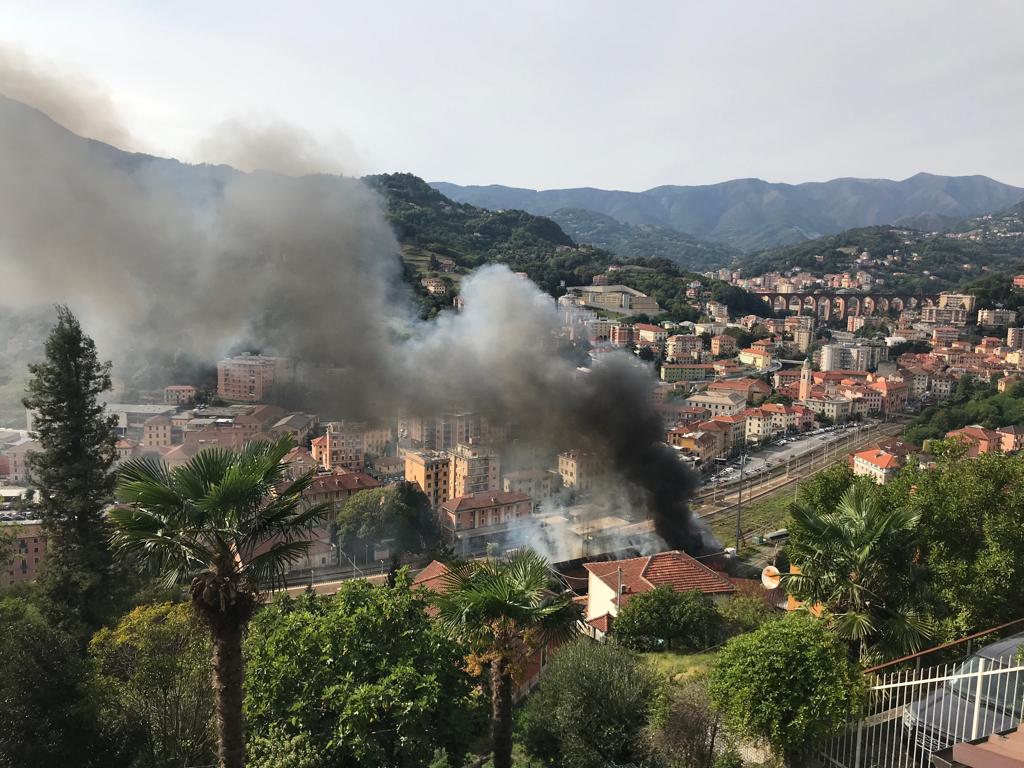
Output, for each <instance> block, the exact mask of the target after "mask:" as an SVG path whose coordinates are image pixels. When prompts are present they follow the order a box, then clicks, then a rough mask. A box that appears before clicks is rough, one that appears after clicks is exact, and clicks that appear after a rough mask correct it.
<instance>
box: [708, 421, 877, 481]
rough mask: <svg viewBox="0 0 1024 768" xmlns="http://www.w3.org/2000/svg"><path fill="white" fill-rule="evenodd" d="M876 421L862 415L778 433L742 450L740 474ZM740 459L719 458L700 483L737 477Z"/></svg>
mask: <svg viewBox="0 0 1024 768" xmlns="http://www.w3.org/2000/svg"><path fill="white" fill-rule="evenodd" d="M878 423H879V422H878V420H877V419H866V420H865V421H863V422H859V423H857V424H849V425H844V426H839V427H825V428H821V429H815V430H812V431H810V432H806V433H803V434H798V435H787V436H784V437H780V438H778V439H776V440H774V441H773V442H771V443H769V444H766V445H764V446H762V447H761V448H759V449H757V450H756V451H751V452H748V453H747V454H746V456H745V464H744V467H743V475H744V477H754V476H757V475H760V474H762V473H764V472H767V471H769V470H771V469H774V468H776V467H781V466H785V465H786V464H787V463H788V462H792V461H794V460H796V459H800V458H803V457H805V456H808V455H809V454H812V453H813V452H815V451H822V450H823V449H826V448H829V447H832V446H833V445H835V444H836V443H839V442H840V441H842V440H843V439H844V438H847V437H852V436H854V435H856V434H858V433H859V432H862V431H864V430H867V429H870V428H872V427H874V426H876V425H877V424H878ZM743 460H744V457H736V458H734V459H730V460H729V461H728V462H727V463H726V462H720V463H719V464H720V468H719V469H718V470H717V471H714V472H712V473H711V474H709V475H708V476H707V477H706V478H705V480H704V486H705V487H711V486H715V485H723V484H727V483H731V482H735V481H736V480H739V477H740V463H741V461H743Z"/></svg>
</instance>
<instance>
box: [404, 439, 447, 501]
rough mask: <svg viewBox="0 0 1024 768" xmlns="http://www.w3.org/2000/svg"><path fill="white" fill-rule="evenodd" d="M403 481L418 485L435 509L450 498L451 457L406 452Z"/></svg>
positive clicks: (431, 452)
mask: <svg viewBox="0 0 1024 768" xmlns="http://www.w3.org/2000/svg"><path fill="white" fill-rule="evenodd" d="M405 479H406V481H407V482H410V483H415V484H416V485H418V486H419V489H420V490H421V491H423V493H425V494H426V496H427V499H429V500H430V506H432V507H434V508H436V507H438V506H440V505H441V504H443V503H444V502H446V501H448V499H449V498H450V496H449V494H450V491H451V456H449V455H448V454H447V453H444V452H442V451H429V450H420V451H406V452H405Z"/></svg>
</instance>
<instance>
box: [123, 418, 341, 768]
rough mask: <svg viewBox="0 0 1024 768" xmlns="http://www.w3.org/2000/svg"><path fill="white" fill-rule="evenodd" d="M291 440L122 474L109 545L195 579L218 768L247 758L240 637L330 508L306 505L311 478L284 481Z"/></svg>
mask: <svg viewBox="0 0 1024 768" xmlns="http://www.w3.org/2000/svg"><path fill="white" fill-rule="evenodd" d="M291 445H292V443H291V440H290V438H288V437H283V438H281V439H280V440H278V441H277V442H273V443H269V442H251V443H247V444H246V445H245V446H244V447H243V448H242V449H241V450H240V451H238V452H232V451H226V450H222V449H217V448H212V449H208V450H205V451H202V452H200V453H199V454H197V455H196V456H195V457H194V458H192V459H191V460H190V461H189V462H188V463H187V464H184V465H183V466H179V467H175V468H174V469H168V468H167V466H166V465H165V464H163V463H162V462H160V461H157V460H154V459H152V458H148V457H147V458H139V459H132V460H130V461H128V462H126V463H125V464H124V465H123V466H122V468H121V472H120V482H119V484H118V497H119V499H120V500H121V501H122V502H123V503H124V505H123V506H120V507H117V508H115V509H113V510H111V512H110V519H111V522H112V523H113V526H114V533H113V536H112V542H113V544H114V546H115V547H116V548H117V549H118V550H119V551H120V552H121V553H122V554H123V555H124V556H126V557H127V558H131V559H134V560H135V561H137V562H138V563H139V564H140V565H141V566H143V567H146V568H149V569H152V570H154V571H156V572H158V573H161V574H163V575H164V577H165V579H166V580H167V582H168V583H179V582H182V581H183V580H186V579H191V583H190V586H189V596H190V598H191V604H192V607H193V609H194V610H195V612H196V614H197V615H198V616H199V617H200V618H201V619H202V620H203V621H204V622H205V624H206V625H207V627H208V629H209V631H210V635H211V637H212V639H213V694H214V713H215V719H216V725H217V757H218V760H219V762H220V765H221V768H241V766H242V765H243V763H244V761H245V736H244V730H243V722H242V681H243V664H242V632H243V630H244V628H245V626H246V624H247V623H248V622H249V619H250V617H251V616H252V613H253V611H254V610H255V608H256V606H257V601H258V599H259V594H260V590H261V589H262V588H264V587H265V586H268V585H273V584H275V583H282V582H283V581H284V575H285V572H286V570H287V568H288V566H289V565H290V564H292V563H294V562H296V561H297V560H299V559H300V558H301V557H302V556H303V554H304V553H305V552H306V550H307V549H308V547H309V543H310V542H309V538H308V537H309V535H310V530H311V529H312V527H313V526H314V525H316V524H317V523H318V522H320V520H321V519H322V518H323V516H324V514H325V513H326V512H327V510H328V506H327V505H315V506H307V505H306V504H305V503H304V501H303V498H302V494H303V492H304V491H305V490H306V489H307V488H308V487H309V484H310V483H311V482H312V479H313V475H312V473H310V474H307V475H304V476H302V477H300V478H299V479H298V480H295V481H294V482H290V481H288V479H287V476H286V472H287V465H286V464H283V463H282V460H283V459H284V457H285V456H286V455H287V453H288V451H289V450H291Z"/></svg>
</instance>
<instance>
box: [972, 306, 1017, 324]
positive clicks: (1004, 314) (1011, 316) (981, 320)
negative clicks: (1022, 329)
mask: <svg viewBox="0 0 1024 768" xmlns="http://www.w3.org/2000/svg"><path fill="white" fill-rule="evenodd" d="M1016 321H1017V313H1016V312H1015V311H1014V310H1012V309H979V310H978V325H983V326H986V327H989V328H993V327H995V326H997V325H1012V324H1013V323H1014V322H1016Z"/></svg>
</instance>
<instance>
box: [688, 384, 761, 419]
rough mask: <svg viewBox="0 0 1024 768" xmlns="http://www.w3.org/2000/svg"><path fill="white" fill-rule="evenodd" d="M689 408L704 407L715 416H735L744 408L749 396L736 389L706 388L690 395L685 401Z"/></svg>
mask: <svg viewBox="0 0 1024 768" xmlns="http://www.w3.org/2000/svg"><path fill="white" fill-rule="evenodd" d="M683 402H684V403H685V404H686V405H687V407H689V408H704V409H705V410H707V411H708V413H710V414H711V416H712V417H715V416H735V415H736V414H738V413H739V412H740V411H742V410H743V409H744V407H745V406H746V404H747V398H746V396H745V395H744V394H742V393H740V392H734V391H725V392H722V391H713V390H705V391H703V392H696V393H694V394H692V395H690V396H689V397H688V398H686V399H685V400H684V401H683Z"/></svg>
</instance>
